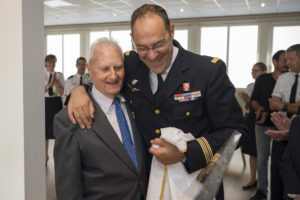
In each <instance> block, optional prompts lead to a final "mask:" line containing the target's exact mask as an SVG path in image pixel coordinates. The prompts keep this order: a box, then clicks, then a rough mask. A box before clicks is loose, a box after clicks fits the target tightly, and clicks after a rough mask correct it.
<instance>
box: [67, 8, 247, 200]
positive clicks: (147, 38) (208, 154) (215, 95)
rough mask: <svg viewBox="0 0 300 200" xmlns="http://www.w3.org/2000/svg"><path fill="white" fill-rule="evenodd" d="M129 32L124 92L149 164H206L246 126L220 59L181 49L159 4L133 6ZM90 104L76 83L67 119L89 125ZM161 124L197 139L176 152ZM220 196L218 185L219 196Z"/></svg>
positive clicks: (188, 167) (190, 168)
mask: <svg viewBox="0 0 300 200" xmlns="http://www.w3.org/2000/svg"><path fill="white" fill-rule="evenodd" d="M131 37H132V41H133V43H134V46H135V49H136V51H129V52H126V53H125V74H126V76H125V81H124V86H123V91H122V92H123V94H124V96H125V98H126V100H127V101H128V102H129V103H130V106H131V108H132V110H133V113H132V114H133V116H134V118H135V120H136V122H137V125H138V127H139V128H140V130H141V134H142V138H143V140H144V143H145V148H147V150H148V151H149V152H150V153H149V154H147V161H148V166H150V162H151V159H152V155H154V156H155V157H156V158H157V160H158V161H159V162H161V163H162V164H164V165H169V164H173V163H177V162H182V163H183V164H184V166H185V169H186V171H187V172H188V173H192V172H194V171H196V170H199V169H202V168H205V167H206V166H207V165H208V163H211V162H212V160H215V159H213V158H214V155H215V153H216V152H217V151H218V150H219V148H220V147H221V146H222V145H223V144H224V142H225V141H226V140H227V139H228V138H229V137H230V136H231V134H232V133H233V131H234V130H235V129H237V130H238V131H240V132H241V133H242V134H244V133H246V132H247V126H246V123H245V120H244V118H243V115H242V110H241V108H240V106H239V104H238V102H237V100H236V99H235V96H234V93H235V88H234V86H233V85H232V83H231V82H230V80H229V78H228V76H227V74H226V66H225V64H224V62H223V61H221V60H220V59H218V58H212V57H208V56H200V55H197V54H194V53H192V52H189V51H186V50H185V49H183V48H182V47H181V45H180V44H179V43H178V42H177V41H176V40H174V39H173V38H174V24H170V21H169V18H168V15H167V13H166V11H165V9H163V8H162V7H160V6H158V5H149V4H145V5H143V6H141V7H139V8H137V9H136V10H135V11H134V13H133V14H132V17H131ZM84 94H85V95H84ZM80 105H81V106H80ZM91 105H92V104H91V101H90V99H89V98H88V96H87V95H86V91H85V89H84V87H78V88H75V89H74V90H73V91H72V94H71V99H70V102H69V105H68V113H69V117H70V120H71V121H72V122H73V123H76V120H77V122H78V123H79V125H80V126H81V127H85V126H87V127H88V128H89V127H90V122H91V118H92V117H93V114H92V113H93V108H92V106H91ZM75 107H77V108H79V109H75ZM75 118H76V120H75ZM164 127H175V128H178V129H180V130H182V131H183V132H185V133H191V134H192V135H193V136H194V137H195V138H196V139H194V140H191V141H188V142H187V149H186V151H184V152H180V151H179V150H178V149H177V148H176V147H175V146H174V145H172V144H170V143H168V142H166V141H164V140H162V139H160V138H159V137H160V133H161V131H160V129H161V128H164ZM154 144H155V145H159V146H160V147H159V148H155V147H152V145H154ZM204 170H205V169H204ZM223 196H224V194H223V187H221V190H220V192H219V193H218V195H217V199H223V198H224V197H223Z"/></svg>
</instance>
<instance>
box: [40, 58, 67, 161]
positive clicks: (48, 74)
mask: <svg viewBox="0 0 300 200" xmlns="http://www.w3.org/2000/svg"><path fill="white" fill-rule="evenodd" d="M56 60H57V59H56V56H55V55H52V54H49V55H47V56H46V57H45V69H46V70H45V81H44V96H45V115H46V116H45V122H46V130H45V134H46V145H45V148H46V151H45V152H46V155H45V158H46V164H47V162H48V159H49V155H48V143H49V139H54V136H53V119H54V115H55V114H56V113H58V112H59V111H60V110H61V109H62V99H61V96H62V95H63V92H64V85H65V79H64V75H63V74H62V73H60V72H55V71H54V68H55V64H56Z"/></svg>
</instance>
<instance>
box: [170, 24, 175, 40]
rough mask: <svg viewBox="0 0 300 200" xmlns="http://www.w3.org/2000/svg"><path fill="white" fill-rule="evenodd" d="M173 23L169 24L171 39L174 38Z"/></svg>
mask: <svg viewBox="0 0 300 200" xmlns="http://www.w3.org/2000/svg"><path fill="white" fill-rule="evenodd" d="M174 27H175V26H174V24H170V33H171V37H172V39H173V38H174Z"/></svg>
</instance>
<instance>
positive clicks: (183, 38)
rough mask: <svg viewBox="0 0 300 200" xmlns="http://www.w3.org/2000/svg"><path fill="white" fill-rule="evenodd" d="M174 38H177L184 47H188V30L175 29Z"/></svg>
mask: <svg viewBox="0 0 300 200" xmlns="http://www.w3.org/2000/svg"><path fill="white" fill-rule="evenodd" d="M174 39H175V40H177V41H178V42H179V43H180V44H181V46H182V47H183V48H184V49H188V30H175V33H174Z"/></svg>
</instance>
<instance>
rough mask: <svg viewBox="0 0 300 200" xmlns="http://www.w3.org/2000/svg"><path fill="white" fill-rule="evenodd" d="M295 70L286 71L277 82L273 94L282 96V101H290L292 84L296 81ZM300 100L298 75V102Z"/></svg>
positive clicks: (299, 79)
mask: <svg viewBox="0 0 300 200" xmlns="http://www.w3.org/2000/svg"><path fill="white" fill-rule="evenodd" d="M295 75H296V73H295V72H286V73H283V74H281V75H280V76H279V77H278V79H277V81H276V84H275V87H274V89H273V93H272V96H276V97H279V98H281V100H282V102H284V103H289V102H290V96H291V90H292V86H293V84H294V82H295ZM297 101H300V77H298V85H297V91H296V102H297Z"/></svg>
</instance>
